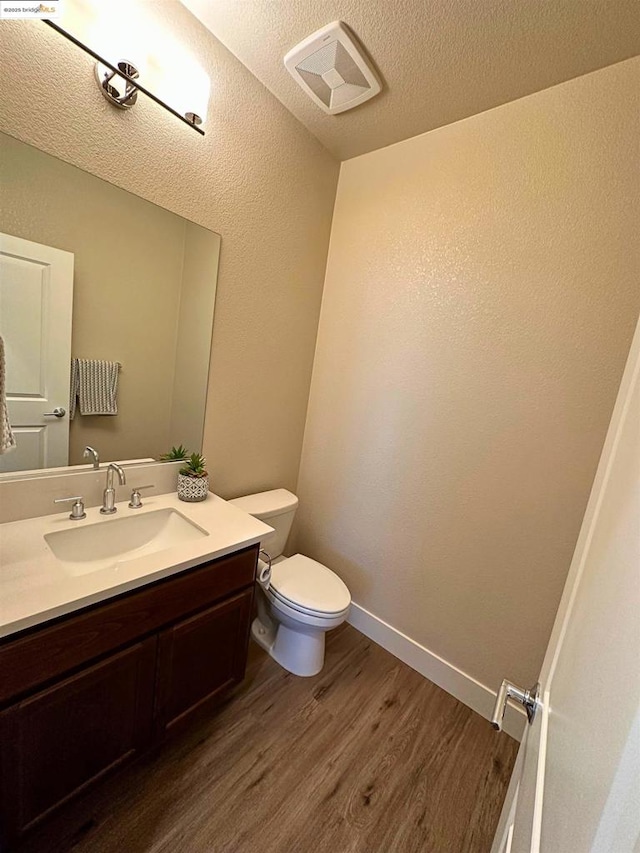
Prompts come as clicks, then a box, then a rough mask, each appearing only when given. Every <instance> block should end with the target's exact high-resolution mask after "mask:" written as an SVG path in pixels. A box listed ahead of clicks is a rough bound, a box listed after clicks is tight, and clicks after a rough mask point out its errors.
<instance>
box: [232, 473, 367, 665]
mask: <svg viewBox="0 0 640 853" xmlns="http://www.w3.org/2000/svg"><path fill="white" fill-rule="evenodd" d="M230 503H232V504H234V505H236V506H238V507H239V508H240V509H243V510H244V511H245V512H249V513H250V515H253V516H255V517H256V518H259V519H260V520H261V521H264V522H265V523H266V524H268V525H270V526H271V527H273V528H274V533H273V534H271V535H270V536H269V537H267V538H266V539H265V540H264V541H263V542H261V543H260V544H261V547H262V548H264V549H265V551H267V552H268V553H269V554H270V556H271V558H272V571H271V582H270V584H269V586H268V587H267V588H262V587H259V588H258V590H257V605H258V615H257V617H256V618H255V619H254V620H253V624H252V626H251V636H252V637H253V639H254V640H255V641H256V642H257V643H258V645H260V646H261V647H262V648H263V649H265V651H266V652H268V653H269V655H271V657H272V658H273V659H274V660H275V661H277V662H278V663H279V664H280V665H281V666H282V667H284V669H286V670H288V671H289V672H291V673H293V674H294V675H302V676H310V675H317V674H318V673H319V672H320V670H321V669H322V667H323V664H324V650H325V634H326V632H327V631H330V630H331V629H332V628H336V627H337V626H338V625H340V624H342V622H344V621H345V619H346V618H347V616H348V614H349V607H350V605H351V595H350V593H349V590H348V588H347V586H346V585H345V583H344V582H343V581H342V580H341V579H340V578H339V577H338V576H337V575H336V574H335V572H332V571H331V569H329V568H327V566H324V565H323V564H322V563H318V562H317V561H316V560H312V559H311V558H310V557H305V556H304V555H303V554H295V555H294V556H293V557H284V556H282V550H283V548H284V545H285V543H286V540H287V537H288V535H289V531H290V529H291V524H292V522H293V516H294V515H295V511H296V509H297V506H298V499H297V498H296V496H295V495H293V494H292V493H291V492H288V491H287V490H286V489H275V490H272V491H269V492H261V493H260V494H257V495H247V496H246V497H244V498H237V499H236V500H233V501H230Z"/></svg>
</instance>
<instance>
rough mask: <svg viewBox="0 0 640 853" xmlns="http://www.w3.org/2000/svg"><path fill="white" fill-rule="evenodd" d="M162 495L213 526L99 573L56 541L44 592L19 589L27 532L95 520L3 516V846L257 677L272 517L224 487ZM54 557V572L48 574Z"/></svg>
mask: <svg viewBox="0 0 640 853" xmlns="http://www.w3.org/2000/svg"><path fill="white" fill-rule="evenodd" d="M148 503H149V506H148V507H146V513H147V515H149V516H152V515H153V514H154V513H156V514H157V513H158V511H160V510H161V511H164V512H167V511H170V512H179V513H180V515H181V516H182V513H184V516H182V517H183V518H184V519H187V518H190V520H191V521H192V522H193V520H194V519H197V522H196V523H197V524H198V525H199V527H201V529H202V530H203V532H204V535H203V536H202V537H200V538H198V539H197V540H195V541H193V542H187V543H182V544H178V545H175V546H174V547H172V548H168V549H165V550H162V551H157V552H155V553H152V554H147V555H146V556H145V555H143V556H142V557H137V558H133V559H129V560H127V559H126V558H124V559H120V561H119V562H117V563H116V564H114V565H111V566H105V565H104V559H103V561H102V563H100V564H99V568H97V569H95V570H94V571H93V572H92V571H90V570H88V569H87V567H86V566H84V567H83V568H82V569H79V568H78V566H79V565H80V564H79V563H71V562H70V563H64V562H61V561H60V560H57V562H58V563H59V564H60V565H56V563H55V562H54V561H55V560H56V558H55V556H54V555H53V554H47V555H46V557H45V555H44V554H43V555H42V561H43V562H44V564H45V571H44V572H43V569H42V566H40V567H39V568H36V567H34V570H33V572H32V574H31V581H32V594H31V595H30V596H28V595H26V594H24V595H22V596H21V594H20V592H19V590H20V589H23V588H24V589H25V590H27V589H28V581H29V577H28V574H29V573H28V567H27V566H26V565H25V561H24V559H21V558H22V557H23V556H24V553H25V551H24V550H23V549H21V547H20V546H19V544H17V543H20V542H23V545H24V542H25V540H26V538H31V539H32V541H33V542H34V546H35V545H37V546H38V547H41V541H40V540H41V539H42V538H44V541H45V542H46V541H47V535H48V534H45V535H44V537H43V535H42V531H43V530H47V529H48V530H49V534H51V533H52V532H54V533H59V532H62V531H64V530H68V531H69V536H70V537H72V536H74V535H77V534H80V535H82V526H81V525H82V523H83V522H75V524H77V525H78V526H77V527H73V526H72V527H69V525H70V524H74V522H70V521H68V519H67V518H66V517H65V516H62V517H61V516H49V517H46V518H43V519H30V520H28V521H22V522H17V523H14V524H5V525H0V547H1V548H3V551H2V572H1V573H0V596H2V597H1V598H0V615H1V616H2V619H3V624H2V625H0V630H1V631H2V632H3V633H4V634H5V636H3V637H2V639H0V828H1V834H2V835H1V837H2V845H0V846H2V849H5V847H4V845H10V844H11V843H13V842H14V841H15V840H17V839H19V838H20V837H21V836H22V835H23V834H24V833H25V832H27V831H28V830H29V829H30V828H31V827H33V826H35V825H37V824H38V823H40V822H41V821H42V820H43V819H45V818H46V817H47V816H48V815H49V814H51V813H52V812H53V811H54V810H55V809H57V808H58V807H59V806H61V805H62V804H63V803H64V802H66V801H67V800H68V799H69V798H71V797H73V796H74V795H75V794H77V793H78V792H80V791H83V790H84V789H86V788H87V787H88V786H90V785H91V784H93V783H94V782H96V781H97V780H98V779H100V778H102V777H103V776H105V775H106V774H107V773H109V772H110V771H113V770H114V769H115V768H117V767H119V766H121V765H123V764H124V763H125V762H128V761H130V760H131V759H133V758H134V757H136V756H138V755H140V754H141V753H142V752H144V751H145V750H146V749H148V748H150V747H151V746H152V745H154V744H158V743H160V742H161V741H162V740H163V739H164V738H165V737H166V736H167V735H168V734H169V733H170V732H173V731H175V730H178V729H180V728H181V727H183V726H184V725H187V724H188V723H189V721H190V720H191V719H192V717H193V716H194V715H195V714H196V713H199V712H206V710H207V709H208V708H211V707H212V706H214V705H215V703H216V702H217V701H218V700H219V698H220V697H221V696H222V695H223V694H224V693H225V691H227V690H228V689H229V688H230V687H232V686H233V685H235V684H237V683H239V682H240V681H241V680H242V678H243V676H244V671H245V665H246V658H247V649H248V641H249V626H250V619H251V608H252V601H253V590H254V580H255V571H256V565H257V556H258V548H259V544H258V542H259V539H260V537H261V536H263V535H264V531H267V532H269V531H270V528H269V527H267V526H266V525H263V524H261V523H260V522H257V521H256V520H254V519H251V518H250V517H249V516H248V515H246V514H245V513H241V512H240V511H239V510H237V509H235V508H233V507H231V506H230V505H229V504H227V503H226V502H225V501H222V500H221V499H219V498H216V497H215V496H213V495H211V496H210V499H209V500H208V501H206V502H205V503H204V504H200V505H198V506H197V507H196V506H194V507H189V506H187V507H185V508H184V509H182V508H178V507H177V502H176V499H175V496H173V495H166V496H158V497H157V498H155V499H154V500H150V501H148ZM124 506H126V505H123V509H122V510H121V512H120V513H119V515H120V521H122V520H124V519H125V518H126V517H127V516H126V515H125V512H126V510H125V509H124ZM87 513H88V518H87V521H89V522H90V524H89V525H88V526H87V527H86V528H85V530H87V529H88V528H89V527H90V526H91V522H93V524H94V525H95V527H96V528H98V527H101V528H102V527H104V528H105V529H106V530H107V531H108V532H110V531H112V530H114V527H113V525H114V524H117V522H115V521H113V520H107V519H105V520H102V519H97V518H95V516H96V515H97V508H93V510H88V511H87ZM131 517H132V516H129V518H131ZM136 518H140V519H142V511H141V515H139V516H136ZM106 525H111V526H110V527H108V528H107V527H106ZM35 530H39V534H37V535H35V534H34V531H35ZM90 533H91V531H90ZM49 541H51V540H50V539H49ZM24 548H26V549H27V550H28V548H27V546H26V545H24ZM47 550H50V549H49V548H48V547H47ZM221 551H222V552H223V553H222V554H221V555H220V556H216V554H218V553H219V552H221ZM206 553H208V554H209V556H207V557H203V556H202V555H203V554H206ZM12 560H13V562H12ZM47 561H49V563H48V562H47ZM88 562H89V561H88ZM47 565H48V567H49V572H51V573H53V578H51V577H48V578H47V581H46V583H45V582H44V581H43V577H44V576H45V575H46V574H47V572H46V566H47ZM56 571H57V572H58V574H59V577H58V581H59V582H58V583H56V582H55V579H56V575H55V572H56ZM25 573H26V575H25ZM98 587H102V589H98ZM12 590H13V602H11V600H10V598H9V595H10V594H11V591H12ZM61 590H63V592H61ZM56 595H57V597H58V598H57V600H55V599H56ZM74 596H75V597H74ZM21 598H22V601H21V600H20V599H21ZM65 599H66V603H65ZM28 601H30V602H31V610H32V611H33V612H31V613H30V614H29V613H27V612H26V611H25V609H24V608H25V607H26V605H27V602H28ZM47 604H48V605H50V606H49V607H47V606H45V605H47ZM21 608H22V609H21ZM52 613H56V614H58V615H56V616H55V617H54V618H51V614H52ZM18 616H20V618H17V617H18ZM11 620H13V621H11ZM29 622H31V623H32V624H28V623H29ZM25 625H26V627H25ZM16 626H17V630H14V629H15V628H16Z"/></svg>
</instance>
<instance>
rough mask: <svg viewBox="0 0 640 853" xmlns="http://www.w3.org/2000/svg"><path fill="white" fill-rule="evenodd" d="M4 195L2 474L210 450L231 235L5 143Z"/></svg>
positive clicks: (0, 253) (0, 171) (0, 180)
mask: <svg viewBox="0 0 640 853" xmlns="http://www.w3.org/2000/svg"><path fill="white" fill-rule="evenodd" d="M0 187H1V191H2V203H1V204H0V232H1V235H2V236H0V335H1V336H2V338H3V340H4V343H5V353H6V365H5V366H6V389H5V393H6V399H7V408H8V412H9V419H10V422H11V426H12V429H13V432H14V436H15V440H16V448H15V449H14V450H12V451H11V452H9V453H5V454H2V455H0V472H2V473H0V476H3V477H7V476H10V477H13V476H16V475H17V472H26V471H31V470H36V469H43V468H46V469H49V468H56V467H60V466H67V465H79V464H87V460H86V459H85V458H83V451H84V448H85V447H86V446H87V445H89V446H91V447H94V448H96V449H97V450H98V451H99V453H100V459H101V461H113V460H133V459H136V460H137V459H152V458H157V457H158V456H159V455H160V454H161V453H164V452H165V451H166V450H167V449H168V448H169V447H171V446H172V445H174V444H184V445H186V446H187V447H188V448H190V449H193V450H199V449H200V448H201V447H202V433H203V426H204V413H205V404H206V395H207V383H208V371H209V358H210V349H211V334H212V325H213V311H214V302H215V292H216V281H217V271H218V258H219V252H220V237H219V235H218V234H215V233H213V232H211V231H208V230H206V229H205V228H202V227H201V226H199V225H196V224H194V223H192V222H189V221H187V220H185V219H183V218H181V217H180V216H177V215H176V214H174V213H171V212H170V211H168V210H165V209H163V208H161V207H158V206H157V205H154V204H152V203H151V202H148V201H146V200H144V199H141V198H139V197H138V196H135V195H133V194H131V193H128V192H126V191H125V190H122V189H120V188H119V187H116V186H114V185H113V184H110V183H108V182H106V181H103V180H101V179H100V178H97V177H95V176H94V175H91V174H89V173H87V172H84V171H82V170H81V169H78V168H76V167H74V166H71V165H69V164H68V163H65V162H63V161H61V160H58V159H56V158H55V157H52V156H50V155H49V154H45V153H43V152H42V151H39V150H38V149H37V148H33V147H32V146H30V145H26V144H24V143H22V142H19V141H18V140H16V139H14V138H12V137H11V136H8V135H6V134H0ZM72 368H73V369H72ZM114 383H115V385H116V390H115V393H114V389H113V385H114ZM105 397H106V399H105ZM96 410H98V411H101V412H105V413H104V414H95V413H94V412H95V411H96Z"/></svg>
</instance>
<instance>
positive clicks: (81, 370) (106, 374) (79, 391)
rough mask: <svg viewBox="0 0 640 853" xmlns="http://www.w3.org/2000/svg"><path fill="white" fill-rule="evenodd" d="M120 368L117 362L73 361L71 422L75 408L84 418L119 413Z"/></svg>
mask: <svg viewBox="0 0 640 853" xmlns="http://www.w3.org/2000/svg"><path fill="white" fill-rule="evenodd" d="M119 367H120V365H119V364H118V362H117V361H100V360H98V359H91V358H72V359H71V395H70V400H69V418H70V420H73V418H74V415H75V413H76V407H77V409H78V411H79V412H80V414H81V415H117V414H118V401H117V394H118V370H119Z"/></svg>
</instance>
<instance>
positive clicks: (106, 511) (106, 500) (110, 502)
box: [100, 462, 127, 515]
mask: <svg viewBox="0 0 640 853" xmlns="http://www.w3.org/2000/svg"><path fill="white" fill-rule="evenodd" d="M114 472H115V473H116V474H117V475H118V480H119V481H120V485H121V486H124V484H125V483H126V482H127V478H126V476H125V473H124V471H123V470H122V468H121V467H120V466H119V465H118V464H117V462H111V463H110V464H109V465H107V488H106V489H105V490H104V494H103V496H102V506H101V507H100V512H101V513H102V514H103V515H112V514H113V513H114V512H117V511H118V510H117V508H116V505H115V503H116V490H115V488H114V486H113V474H114Z"/></svg>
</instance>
